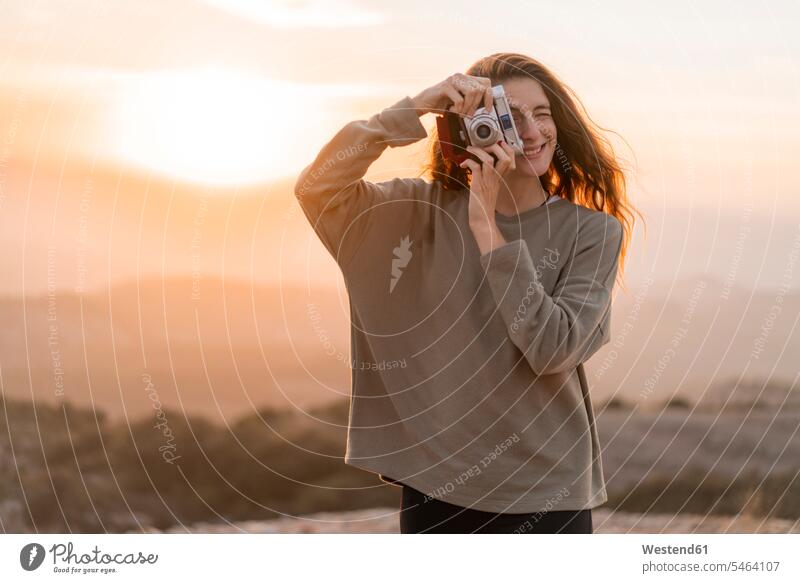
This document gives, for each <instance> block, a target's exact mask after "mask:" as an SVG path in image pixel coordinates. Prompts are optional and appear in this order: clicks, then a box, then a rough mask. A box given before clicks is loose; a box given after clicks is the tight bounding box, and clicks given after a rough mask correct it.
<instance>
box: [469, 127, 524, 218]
mask: <svg viewBox="0 0 800 583" xmlns="http://www.w3.org/2000/svg"><path fill="white" fill-rule="evenodd" d="M467 151H469V152H472V153H473V154H475V155H476V156H477V157H478V158H480V159H481V163H478V162H476V161H475V160H472V159H469V158H468V159H467V160H464V161H463V162H462V163H461V164H460V165H459V166H460V167H461V168H469V169H470V171H471V173H472V178H471V179H470V186H469V223H470V226H471V227H473V228H475V227H480V226H484V227H491V226H492V225H494V224H495V220H494V213H495V208H496V207H497V195H498V193H499V192H500V183H501V181H502V179H503V175H504V174H505V173H506V172H508V171H509V170H513V169H514V168H516V161H515V159H514V156H515V155H514V150H513V149H512V148H511V146H509V145H508V144H506V143H505V141H500V142H499V143H498V144H492V145H491V146H487V147H485V148H479V147H477V146H467ZM489 152H491V153H492V154H494V155H495V156H497V164H496V165H495V163H494V160H492V157H491V155H490V154H489Z"/></svg>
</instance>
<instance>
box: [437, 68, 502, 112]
mask: <svg viewBox="0 0 800 583" xmlns="http://www.w3.org/2000/svg"><path fill="white" fill-rule="evenodd" d="M447 87H448V88H449V89H452V90H455V91H457V92H458V94H459V95H460V96H462V99H461V100H456V99H455V98H453V96H452V93H451V92H450V91H447V94H448V96H450V98H451V99H452V100H453V107H451V108H450V110H451V111H454V112H456V113H459V114H461V115H464V116H472V115H474V114H475V110H476V109H478V107H480V106H481V105H484V106H485V105H486V104H487V103H488V104H490V105H491V80H490V79H488V78H486V77H474V76H471V75H464V74H461V73H457V74H455V75H453V76H451V77H450V78H449V79H448V83H447ZM487 91H488V93H489V97H488V98H487Z"/></svg>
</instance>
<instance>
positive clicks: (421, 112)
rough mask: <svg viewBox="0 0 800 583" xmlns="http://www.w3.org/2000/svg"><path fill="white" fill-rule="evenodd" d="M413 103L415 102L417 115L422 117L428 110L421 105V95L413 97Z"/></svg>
mask: <svg viewBox="0 0 800 583" xmlns="http://www.w3.org/2000/svg"><path fill="white" fill-rule="evenodd" d="M411 103H413V104H414V111H415V112H416V113H417V117H422V116H423V115H425V114H426V113H427V111H425V109H424V108H422V107H421V106H420V103H419V95H416V96H414V97H412V98H411Z"/></svg>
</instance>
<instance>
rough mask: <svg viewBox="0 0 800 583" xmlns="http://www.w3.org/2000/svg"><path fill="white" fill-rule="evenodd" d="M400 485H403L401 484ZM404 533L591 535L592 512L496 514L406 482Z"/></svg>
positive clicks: (552, 511) (404, 486) (588, 510)
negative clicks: (438, 496) (430, 494)
mask: <svg viewBox="0 0 800 583" xmlns="http://www.w3.org/2000/svg"><path fill="white" fill-rule="evenodd" d="M398 485H399V484H398ZM402 488H403V493H402V504H401V508H400V532H401V533H402V534H421V533H450V534H453V533H480V534H488V533H494V534H556V533H561V534H591V533H592V511H591V509H586V510H551V511H550V512H533V513H530V514H513V513H494V512H484V511H483V510H475V509H472V508H464V507H462V506H456V505H454V504H449V503H447V502H442V501H441V500H436V499H433V498H428V497H427V496H425V494H423V493H422V492H420V491H418V490H415V489H414V488H412V487H410V486H407V485H406V484H402Z"/></svg>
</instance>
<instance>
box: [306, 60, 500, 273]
mask: <svg viewBox="0 0 800 583" xmlns="http://www.w3.org/2000/svg"><path fill="white" fill-rule="evenodd" d="M491 99H492V93H491V85H490V83H489V79H484V78H482V77H472V76H469V75H462V74H460V73H456V74H455V75H451V76H450V77H448V78H447V79H445V80H444V81H442V82H440V83H437V84H436V85H433V86H431V87H428V88H427V89H424V90H423V91H421V92H420V93H419V94H417V95H416V96H414V97H413V98H412V97H408V96H406V97H404V98H403V99H401V100H400V101H398V102H397V103H395V104H394V105H391V106H390V107H387V108H386V109H384V110H383V111H381V112H380V113H377V114H375V115H373V116H372V117H370V118H369V119H367V120H358V121H352V122H350V123H348V124H347V125H345V126H344V127H343V128H342V129H341V130H339V132H337V134H336V135H335V136H334V137H333V138H332V139H331V140H330V141H329V142H328V143H327V144H325V146H324V147H323V148H322V150H321V151H320V152H319V154H318V155H317V157H316V159H315V160H314V161H313V162H312V163H311V164H309V165H308V166H307V167H306V168H305V169H304V170H303V171H302V172H301V174H300V176H299V177H298V179H297V181H296V183H295V187H294V193H295V196H296V197H297V200H298V202H299V204H300V206H301V208H302V209H303V212H304V213H305V215H306V217H307V218H308V220H309V222H310V223H311V225H312V227H313V228H314V231H315V232H316V233H317V235H318V236H319V238H320V239H321V240H322V242H323V244H324V245H325V247H326V248H327V249H328V251H329V252H330V253H331V255H333V257H334V258H335V259H336V261H337V262H338V263H339V264H340V265H341V266H343V267H344V266H345V265H347V264H348V263H349V262H350V259H351V258H352V256H353V254H354V253H355V251H356V249H357V247H358V243H359V242H360V241H361V240H363V238H364V232H365V230H366V229H367V228H368V227H369V225H370V224H371V222H372V221H373V215H374V214H375V213H368V212H365V211H368V210H370V209H373V208H375V207H376V205H378V204H379V203H381V202H384V201H387V200H389V199H392V200H400V199H404V198H407V199H415V198H416V196H417V195H418V194H419V187H420V186H421V183H420V181H421V180H422V179H401V178H395V179H393V180H389V181H386V182H379V183H372V182H368V181H366V180H364V179H363V176H364V175H365V174H366V172H367V169H368V168H369V166H370V165H371V164H372V163H373V162H374V161H375V160H376V159H377V158H378V157H379V156H380V155H381V153H382V152H383V151H384V150H385V149H386V148H387V147H391V148H396V147H400V146H405V145H408V144H412V143H414V142H417V141H418V140H421V139H422V138H424V137H426V136H427V132H426V131H425V127H424V126H423V125H422V123H421V122H420V119H419V118H420V116H421V115H423V114H425V113H428V112H436V111H439V112H441V111H443V110H444V109H445V108H447V109H450V110H451V111H455V112H457V113H463V114H465V115H471V114H472V113H474V111H475V109H476V108H477V107H479V106H480V105H481V103H483V104H484V105H487V106H488V105H489V104H491ZM394 218H395V219H398V217H394Z"/></svg>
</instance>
